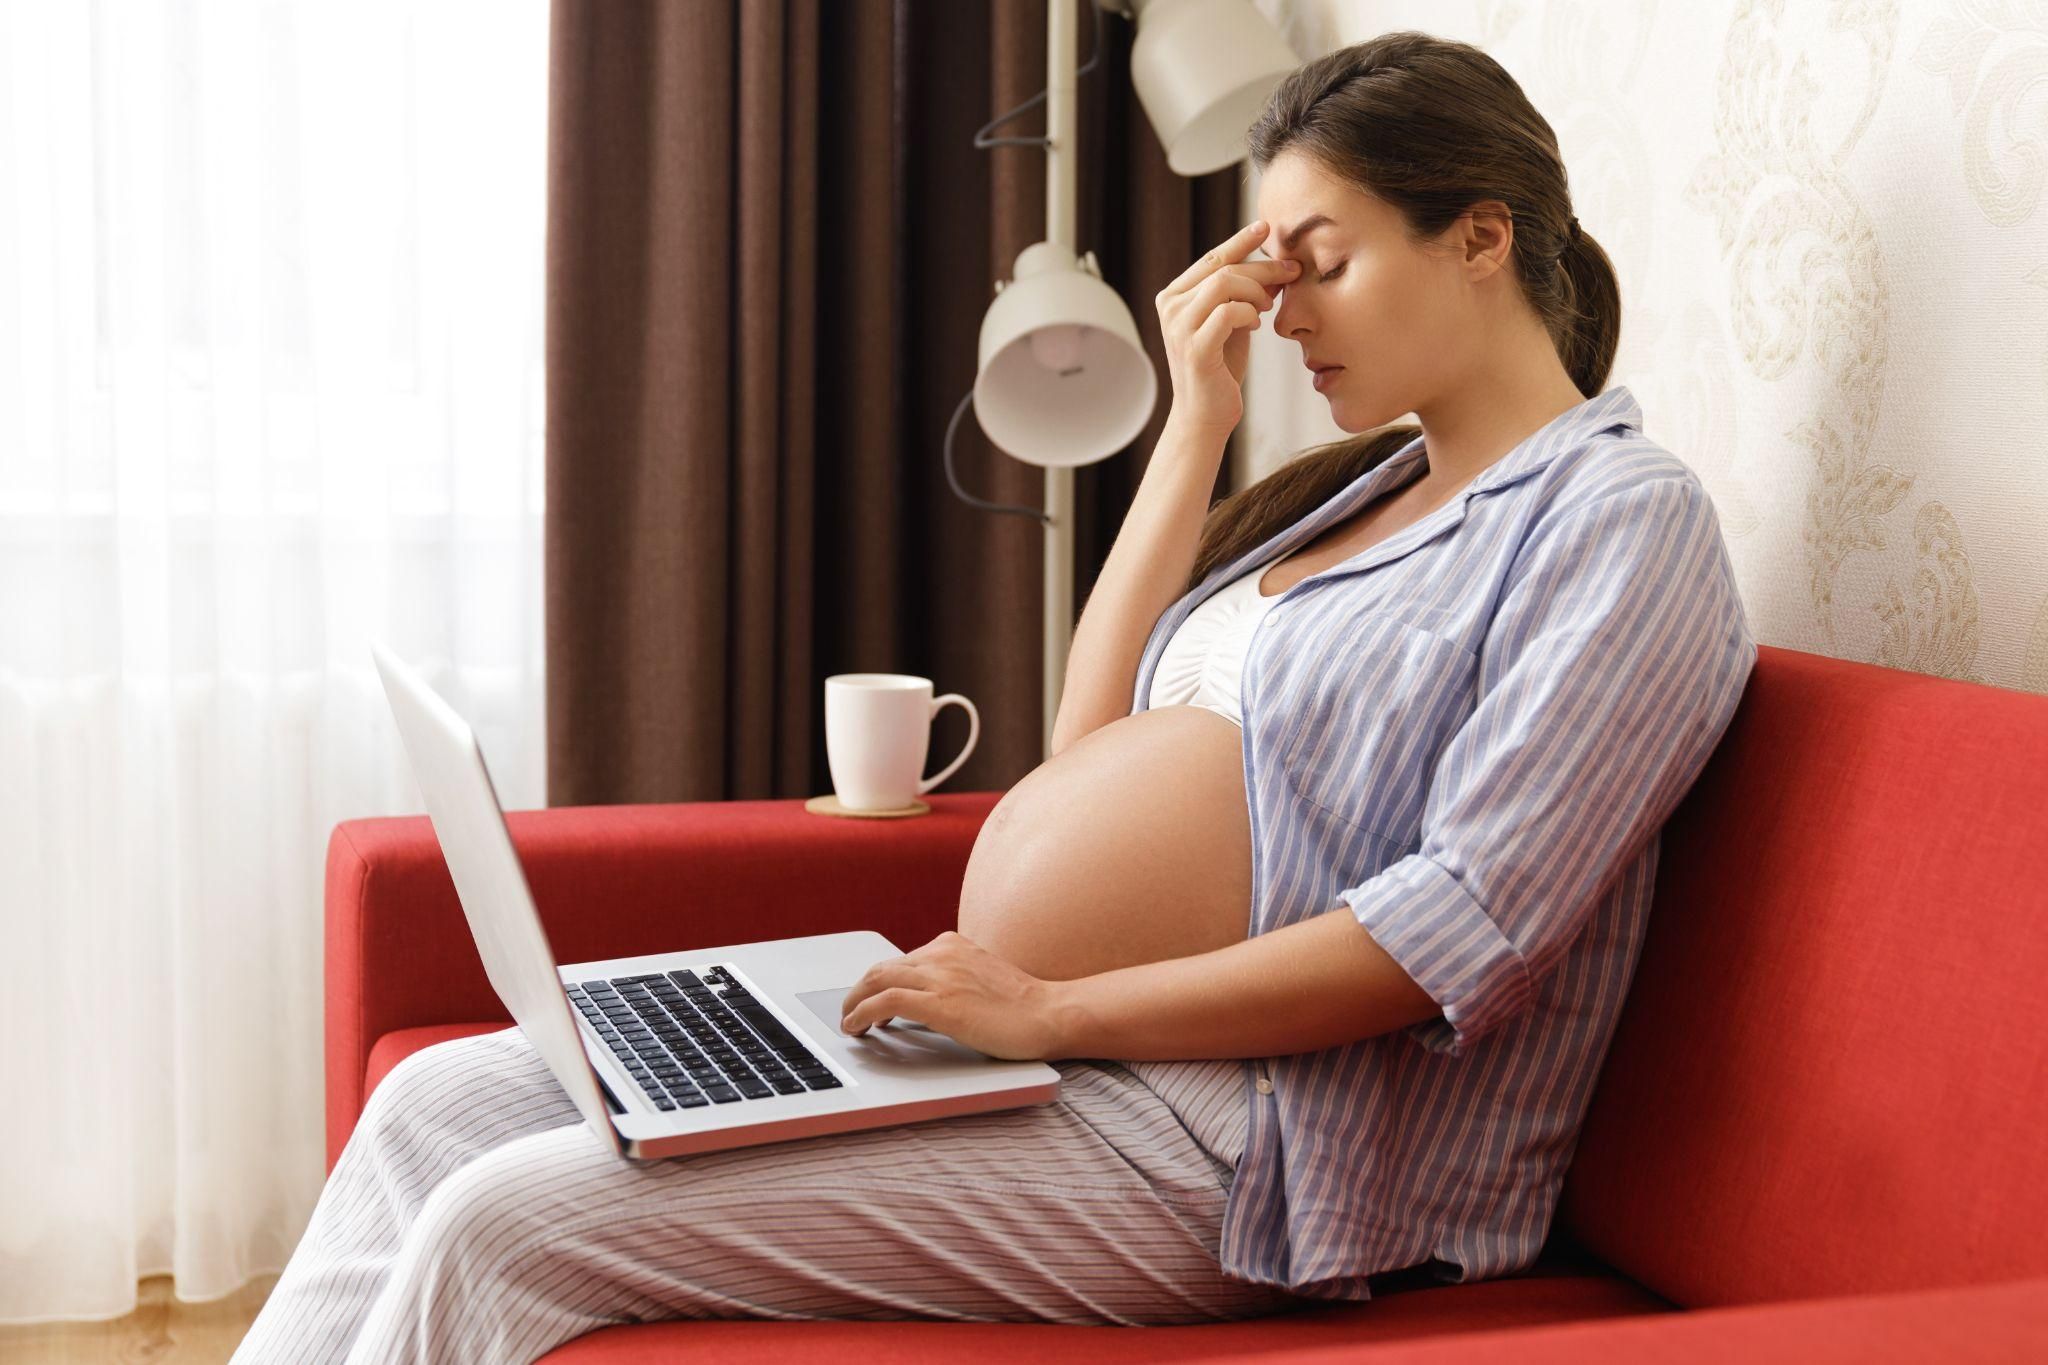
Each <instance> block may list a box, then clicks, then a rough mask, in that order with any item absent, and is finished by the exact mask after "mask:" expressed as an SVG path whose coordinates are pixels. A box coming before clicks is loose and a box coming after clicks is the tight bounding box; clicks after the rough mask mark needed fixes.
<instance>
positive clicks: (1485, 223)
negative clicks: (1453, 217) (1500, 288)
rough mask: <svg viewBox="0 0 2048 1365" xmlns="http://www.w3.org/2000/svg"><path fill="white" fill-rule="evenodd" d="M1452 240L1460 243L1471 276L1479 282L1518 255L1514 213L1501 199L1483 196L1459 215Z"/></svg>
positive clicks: (1462, 257) (1467, 272)
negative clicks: (1515, 249) (1515, 250)
mask: <svg viewBox="0 0 2048 1365" xmlns="http://www.w3.org/2000/svg"><path fill="white" fill-rule="evenodd" d="M1451 240H1452V242H1453V243H1455V244H1456V245H1457V247H1458V258H1459V260H1460V261H1462V262H1463V263H1464V266H1465V270H1466V275H1467V278H1469V279H1471V280H1472V281H1474V282H1475V283H1476V282H1477V281H1479V280H1483V279H1485V278H1486V277H1487V276H1489V275H1491V274H1492V273H1493V272H1494V271H1496V270H1505V269H1507V266H1508V262H1509V261H1510V260H1512V259H1513V258H1514V248H1515V222H1514V216H1513V214H1512V212H1511V211H1510V210H1509V209H1508V206H1507V205H1506V204H1505V203H1503V202H1501V201H1500V200H1498V199H1482V200H1480V201H1479V202H1478V203H1476V204H1474V205H1472V206H1471V207H1470V208H1468V209H1466V210H1465V212H1464V213H1463V214H1461V215H1459V218H1458V221H1457V222H1456V223H1454V224H1453V225H1452V232H1451Z"/></svg>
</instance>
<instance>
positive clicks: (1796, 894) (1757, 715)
mask: <svg viewBox="0 0 2048 1365" xmlns="http://www.w3.org/2000/svg"><path fill="white" fill-rule="evenodd" d="M2044 812H2048V697H2041V696H2036V695H2034V694H2032V693H2026V692H2018V691H2012V690H2008V689H2005V688H1997V687H1990V686H1985V685H1982V684H1977V683H1967V682H1956V681H1951V680H1948V679H1942V678H1935V677H1929V676H1926V675H1923V674H1917V673H1910V672H1904V671H1900V670H1896V669H1889V668H1880V667H1875V666H1872V665H1868V664H1861V663H1850V662H1844V661H1841V660H1836V659H1829V658H1825V657H1823V656H1820V655H1814V654H1806V653H1801V652H1798V651H1794V650H1786V649H1776V648H1772V647H1769V646H1764V647H1762V648H1760V649H1759V651H1758V658H1757V665H1756V668H1755V671H1754V672H1753V673H1752V674H1751V675H1750V683H1749V688H1748V691H1747V692H1746V693H1745V695H1744V697H1743V701H1742V705H1741V707H1740V708H1739V709H1738V711H1737V713H1736V715H1735V718H1734V720H1733V721H1732V722H1731V723H1730V725H1729V728H1728V731H1727V733H1726V735H1725V736H1724V737H1723V740H1722V743H1721V746H1720V748H1719V749H1717V750H1716V752H1715V755H1714V757H1713V759H1712V761H1711V762H1710V764H1709V766H1708V768H1707V769H1706V771H1705V772H1704V773H1703V774H1702V775H1701V778H1700V780H1699V783H1698V785H1697V786H1695V787H1694V789H1693V790H1692V792H1691V793H1690V794H1689V795H1688V796H1687V798H1686V800H1685V802H1684V803H1683V804H1682V805H1681V806H1680V807H1679V809H1678V810H1677V811H1676V812H1675V813H1674V814H1673V816H1672V819H1671V820H1670V822H1669V823H1668V824H1667V825H1666V827H1665V829H1664V834H1663V841H1664V842H1663V849H1662V855H1661V862H1660V867H1659V874H1658V884H1657V897H1656V903H1655V909H1654V910H1653V911H1652V914H1651V922H1650V927H1649V931H1648V934H1647V937H1646V940H1645V943H1644V947H1643V953H1642V957H1641V960H1640V961H1639V963H1638V964H1637V969H1636V973H1635V976H1634V978H1633V981H1632V983H1631V986H1630V991H1629V997H1628V1001H1627V1004H1626V1007H1625V1008H1624V1010H1623V1013H1622V1016H1621V1019H1620V1022H1619V1025H1618V1026H1617V1030H1616V1034H1615V1038H1614V1042H1613V1045H1612V1046H1611V1048H1610V1049H1609V1052H1608V1055H1607V1058H1606V1061H1605V1063H1604V1065H1603V1068H1602V1071H1601V1075H1600V1081H1599V1084H1598V1087H1597V1089H1596V1091H1595V1094H1594V1097H1593V1102H1592V1107H1591V1109H1590V1111H1589V1113H1588V1115H1587V1119H1586V1124H1585V1126H1584V1128H1583V1130H1582V1132H1581V1134H1580V1139H1579V1143H1578V1146H1577V1149H1576V1152H1575V1154H1574V1159H1573V1163H1572V1166H1571V1169H1570V1171H1569V1173H1568V1174H1567V1176H1566V1179H1565V1183H1564V1188H1563V1191H1562V1193H1561V1196H1560V1203H1559V1208H1558V1215H1557V1220H1558V1226H1559V1228H1560V1229H1561V1230H1562V1231H1563V1232H1565V1233H1566V1234H1567V1235H1568V1237H1569V1238H1570V1239H1571V1240H1574V1241H1577V1242H1578V1243H1580V1244H1581V1245H1582V1246H1584V1247H1585V1248H1586V1249H1587V1250H1589V1251H1591V1252H1593V1253H1594V1254H1595V1255H1597V1256H1598V1257H1600V1258H1601V1259H1602V1260H1605V1261H1607V1262H1608V1263H1609V1264H1611V1265H1613V1266H1614V1267H1615V1268H1617V1269H1618V1270H1621V1271H1622V1272H1623V1273H1625V1274H1627V1275H1629V1276H1630V1277H1631V1278H1634V1279H1636V1280H1639V1281H1640V1282H1642V1283H1643V1284H1645V1285H1647V1286H1648V1287H1649V1288H1651V1289H1653V1290H1655V1291H1656V1292H1657V1293H1659V1294H1662V1295H1664V1296H1665V1297H1666V1298H1669V1299H1672V1300H1673V1301H1675V1302H1677V1303H1680V1304H1683V1305H1686V1306H1688V1307H1708V1306H1712V1305H1717V1304H1727V1303H1743V1302H1754V1301H1762V1300H1771V1299H1784V1298H1802V1297H1820V1296H1826V1295H1831V1294H1848V1293H1860V1292H1870V1291H1879V1290H1891V1289H1908V1288H1926V1287H1931V1286H1937V1285H1955V1284H1966V1283H1973V1282H1984V1281H1992V1280H2000V1279H2008V1278H2017V1277H2020V1276H2023V1275H2040V1274H2043V1273H2048V1221H2044V1215H2048V1161H2044V1160H2043V1156H2044V1153H2048V814H2044Z"/></svg>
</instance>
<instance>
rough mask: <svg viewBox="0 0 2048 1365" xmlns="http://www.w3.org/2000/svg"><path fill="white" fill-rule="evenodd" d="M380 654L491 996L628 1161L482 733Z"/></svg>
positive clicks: (394, 659)
mask: <svg viewBox="0 0 2048 1365" xmlns="http://www.w3.org/2000/svg"><path fill="white" fill-rule="evenodd" d="M370 653H371V655H372V657H374V658H375V659H376V662H377V672H378V673H379V674H380V675H381V676H382V677H383V679H384V693H385V695H386V696H387V697H389V698H390V699H391V711H392V714H393V715H394V716H395V717H397V720H398V732H399V734H400V735H401V736H402V737H403V738H404V740H405V750H406V753H407V755H408V756H409V757H410V758H411V759H412V770H413V776H414V777H415V778H416V779H417V780H418V782H419V786H420V793H421V795H423V796H424V797H425V798H426V802H427V815H428V817H429V819H430V820H431V822H432V824H433V827H434V836H435V837H436V838H437V839H439V840H440V841H441V853H442V856H444V857H445V858H446V859H447V860H448V872H449V875H450V876H452V877H453V878H454V881H455V894H456V895H457V897H458V898H460V900H461V902H462V913H463V916H464V917H465V918H466V919H468V921H469V932H470V934H471V936H472V937H474V938H475V939H476V946H477V952H478V953H479V955H481V956H482V958H483V962H484V971H485V973H486V974H487V975H488V976H489V977H490V980H491V988H492V989H493V990H495V991H497V993H498V998H499V999H500V1000H502V1001H504V1002H505V1008H506V1009H508V1010H510V1011H511V1012H512V1018H513V1019H514V1020H516V1021H517V1022H518V1024H519V1027H520V1028H521V1029H522V1030H523V1031H524V1032H525V1034H526V1038H527V1041H528V1042H530V1043H532V1044H533V1046H534V1049H535V1050H536V1051H538V1052H539V1053H540V1055H541V1057H542V1059H543V1060H545V1061H546V1062H547V1064H548V1069H549V1070H551V1071H553V1072H554V1073H555V1078H556V1079H557V1080H559V1081H560V1082H561V1083H562V1088H563V1089H564V1090H566V1091H568V1092H569V1098H570V1099H572V1100H574V1101H575V1102H576V1107H577V1109H579V1110H581V1111H582V1114H583V1117H584V1119H585V1120H586V1121H587V1122H588V1123H589V1124H590V1126H591V1127H592V1128H593V1129H595V1130H596V1131H597V1133H598V1134H599V1135H600V1136H602V1137H603V1138H604V1140H605V1141H606V1142H608V1143H610V1144H611V1146H612V1149H613V1150H614V1151H617V1152H620V1153H621V1154H623V1153H624V1150H625V1149H624V1145H623V1144H622V1142H621V1141H620V1138H619V1134H618V1131H617V1129H615V1128H614V1127H613V1126H612V1121H611V1111H610V1108H609V1107H608V1106H607V1105H606V1104H605V1102H604V1097H603V1095H602V1094H601V1093H600V1091H599V1090H598V1084H597V1075H596V1073H595V1072H593V1071H592V1070H591V1067H590V1059H589V1058H588V1057H586V1056H585V1055H584V1053H583V1043H582V1038H581V1035H580V1034H578V1033H577V1031H576V1021H575V1019H574V1018H572V1017H571V1015H570V1013H569V1009H570V1006H569V998H568V996H567V995H566V994H565V993H564V992H563V990H562V982H561V977H560V975H559V973H558V972H557V971H556V963H555V955H554V951H553V949H551V948H550V947H549V946H548V938H547V931H546V930H544V929H543V928H542V927H541V922H540V912H539V911H538V910H537V909H535V908H534V904H533V893H532V891H531V889H530V888H529V887H528V886H527V884H526V873H525V871H524V870H523V869H522V868H521V867H520V866H519V855H518V853H517V852H516V851H515V850H514V849H513V847H512V835H511V832H510V831H509V830H508V829H507V828H506V826H505V812H504V810H503V808H502V807H500V806H499V804H498V795H497V791H496V789H495V788H493V787H492V785H491V775H490V773H489V772H488V771H487V770H486V769H485V767H484V755H483V750H482V749H481V748H480V747H479V746H478V745H477V742H476V734H475V732H473V731H472V730H471V729H470V728H469V725H468V723H467V722H465V721H464V720H463V719H462V717H461V716H459V715H457V714H456V713H455V708H454V707H452V706H450V705H448V703H447V702H445V701H443V700H442V699H441V697H440V696H439V695H438V694H436V693H435V692H434V691H433V689H431V688H429V687H428V686H427V684H426V682H425V681H424V680H423V679H422V678H421V677H420V676H419V675H418V674H417V673H415V672H413V670H412V669H411V668H409V667H408V666H407V665H406V664H405V663H403V662H402V661H401V660H400V659H399V658H398V656H397V655H395V654H393V653H392V652H391V651H390V650H389V649H386V648H385V647H384V646H383V645H381V644H376V643H373V644H372V645H371V646H370Z"/></svg>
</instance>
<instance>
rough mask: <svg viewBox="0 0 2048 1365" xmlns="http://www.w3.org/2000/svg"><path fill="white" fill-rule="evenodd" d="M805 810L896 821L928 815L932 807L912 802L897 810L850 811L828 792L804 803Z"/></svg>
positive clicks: (824, 813)
mask: <svg viewBox="0 0 2048 1365" xmlns="http://www.w3.org/2000/svg"><path fill="white" fill-rule="evenodd" d="M804 809H805V810H807V811H810V812H811V813H812V814H813V815H841V816H846V817H848V818H850V819H855V820H895V819H899V818H901V817H902V816H905V815H926V814H929V813H930V811H931V806H930V805H929V804H927V803H926V802H923V801H912V802H911V803H910V804H909V805H907V806H902V807H899V808H897V809H896V810H848V809H847V808H846V805H845V803H844V802H842V801H841V800H840V799H839V796H838V794H837V793H836V792H826V793H825V794H824V795H823V796H814V797H812V798H811V799H810V800H808V801H806V802H804Z"/></svg>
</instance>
